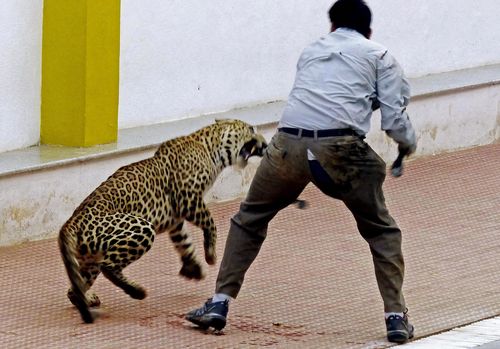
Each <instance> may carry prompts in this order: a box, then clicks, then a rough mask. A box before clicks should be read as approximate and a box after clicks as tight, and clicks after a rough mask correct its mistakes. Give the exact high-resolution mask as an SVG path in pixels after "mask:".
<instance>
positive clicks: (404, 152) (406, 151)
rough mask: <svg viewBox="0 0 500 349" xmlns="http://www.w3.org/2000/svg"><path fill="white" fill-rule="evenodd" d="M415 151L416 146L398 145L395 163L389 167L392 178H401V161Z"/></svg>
mask: <svg viewBox="0 0 500 349" xmlns="http://www.w3.org/2000/svg"><path fill="white" fill-rule="evenodd" d="M416 149H417V145H416V144H412V145H406V144H404V145H403V144H399V145H398V151H399V154H398V158H397V159H396V161H394V163H393V164H392V167H391V174H392V175H393V176H394V177H401V175H402V174H403V159H404V158H405V157H406V156H408V155H410V154H413V153H414V152H415V150H416Z"/></svg>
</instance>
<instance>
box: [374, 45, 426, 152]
mask: <svg viewBox="0 0 500 349" xmlns="http://www.w3.org/2000/svg"><path fill="white" fill-rule="evenodd" d="M377 99H378V102H379V103H380V112H381V114H382V125H381V127H382V130H384V131H386V133H387V135H388V136H389V137H391V138H392V139H394V141H396V142H397V143H398V144H399V150H400V152H401V151H402V150H404V151H406V153H407V154H408V155H409V154H411V153H413V152H414V151H415V149H416V146H417V140H416V136H415V131H414V129H413V126H412V124H411V122H410V117H409V116H408V113H407V112H406V106H407V105H408V103H409V102H410V86H409V84H408V81H407V80H406V78H405V75H404V72H403V69H401V67H400V65H399V64H398V62H397V61H396V60H395V59H394V57H392V56H391V55H390V54H389V53H388V52H387V51H386V52H385V53H384V54H383V55H382V56H381V57H380V58H379V60H378V62H377Z"/></svg>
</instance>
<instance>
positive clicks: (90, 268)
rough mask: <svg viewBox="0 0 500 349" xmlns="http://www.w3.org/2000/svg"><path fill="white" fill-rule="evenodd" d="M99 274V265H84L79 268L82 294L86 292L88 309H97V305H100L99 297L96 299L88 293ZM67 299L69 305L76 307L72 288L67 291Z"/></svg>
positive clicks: (92, 294) (91, 293) (94, 295)
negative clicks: (82, 286) (82, 285)
mask: <svg viewBox="0 0 500 349" xmlns="http://www.w3.org/2000/svg"><path fill="white" fill-rule="evenodd" d="M99 273H100V270H99V265H98V264H96V263H92V264H87V265H84V266H83V267H80V275H81V276H82V278H83V281H84V282H85V289H84V292H86V294H85V297H86V301H87V304H88V306H89V307H98V306H99V305H101V301H100V300H99V297H97V295H96V294H95V293H93V292H89V291H88V290H89V289H90V288H91V287H92V285H93V284H94V282H95V280H96V279H97V276H98V275H99ZM68 298H69V300H70V301H71V303H73V304H75V305H76V300H75V295H74V293H73V289H72V288H70V289H69V290H68Z"/></svg>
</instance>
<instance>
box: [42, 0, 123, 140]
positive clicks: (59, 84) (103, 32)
mask: <svg viewBox="0 0 500 349" xmlns="http://www.w3.org/2000/svg"><path fill="white" fill-rule="evenodd" d="M119 54H120V0H44V9H43V40H42V107H41V142H42V143H43V144H60V145H66V146H75V147H86V146H92V145H95V144H103V143H110V142H115V141H116V139H117V129H118V86H119Z"/></svg>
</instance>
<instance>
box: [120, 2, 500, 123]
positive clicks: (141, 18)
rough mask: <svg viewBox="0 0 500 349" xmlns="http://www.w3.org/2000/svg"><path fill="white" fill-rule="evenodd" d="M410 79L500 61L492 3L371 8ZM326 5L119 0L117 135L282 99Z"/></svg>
mask: <svg viewBox="0 0 500 349" xmlns="http://www.w3.org/2000/svg"><path fill="white" fill-rule="evenodd" d="M367 2H368V4H369V5H370V7H371V8H372V11H373V14H374V22H373V29H374V37H373V39H374V40H377V41H379V42H381V43H382V44H384V45H386V46H387V47H388V48H389V49H390V50H391V51H392V52H393V53H394V54H395V55H396V56H397V57H398V59H399V60H400V62H401V64H402V65H403V66H404V68H405V70H406V72H407V75H408V76H412V77H415V76H422V75H427V74H430V73H438V72H444V71H451V70H457V69H462V68H467V67H476V66H481V65H485V64H492V63H498V62H500V45H499V44H498V38H497V37H496V36H497V34H498V33H499V32H500V21H499V20H498V18H497V16H498V14H499V13H500V2H499V1H498V0H477V1H470V0H441V1H434V0H407V1H404V2H403V1H401V0H369V1H367ZM332 3H333V0H315V1H310V0H273V1H269V0H254V1H242V0H232V1H229V0H211V1H199V0H198V1H196V0H183V1H180V0H178V1H163V0H143V1H141V2H138V1H135V0H122V33H121V40H122V46H121V82H120V119H119V127H120V128H127V127H132V126H138V125H141V124H152V123H158V122H163V121H169V120H175V119H178V118H183V117H186V116H194V115H199V114H203V113H211V112H218V111H225V110H229V109H232V108H235V107H239V106H242V105H249V104H255V103H262V102H267V101H273V100H282V99H285V98H286V96H287V94H288V92H289V90H290V88H291V85H292V82H293V77H294V73H295V63H296V61H297V58H298V56H299V54H300V52H301V50H302V49H303V47H304V46H305V45H307V44H308V43H309V42H311V41H313V40H315V39H316V38H318V37H320V36H322V35H324V34H325V33H327V32H328V29H329V20H328V16H327V11H328V9H329V7H330V6H331V4H332Z"/></svg>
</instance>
